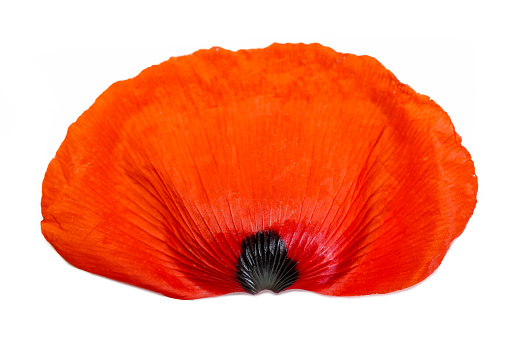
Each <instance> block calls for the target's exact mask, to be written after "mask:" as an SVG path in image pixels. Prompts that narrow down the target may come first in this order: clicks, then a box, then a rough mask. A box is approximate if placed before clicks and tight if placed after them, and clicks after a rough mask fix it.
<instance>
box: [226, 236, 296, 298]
mask: <svg viewBox="0 0 509 339" xmlns="http://www.w3.org/2000/svg"><path fill="white" fill-rule="evenodd" d="M241 246H242V253H241V254H240V256H239V259H238V262H237V272H236V276H237V280H238V281H239V282H240V284H241V285H242V288H244V290H245V291H246V292H248V293H251V294H256V293H258V292H260V291H262V290H271V291H273V292H276V293H278V292H281V291H283V290H285V289H287V288H288V287H290V286H291V285H293V283H295V281H296V280H297V279H298V277H299V272H298V271H297V268H296V267H297V262H295V261H293V260H291V259H290V258H288V251H287V250H286V244H285V243H284V241H283V239H281V237H280V236H279V234H278V233H277V232H274V231H265V232H261V231H260V232H258V233H256V234H253V235H250V236H247V237H246V238H245V239H244V240H243V241H242V245H241Z"/></svg>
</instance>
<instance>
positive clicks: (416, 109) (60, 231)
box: [42, 44, 477, 299]
mask: <svg viewBox="0 0 509 339" xmlns="http://www.w3.org/2000/svg"><path fill="white" fill-rule="evenodd" d="M476 193H477V179H476V177H475V173H474V166H473V163H472V161H471V159H470V155H469V153H468V152H467V151H466V149H465V148H464V147H462V146H461V138H460V137H459V136H458V135H457V134H456V132H455V130H454V127H453V125H452V123H451V121H450V119H449V117H448V116H447V114H446V113H445V112H444V111H443V110H442V109H441V108H440V107H439V106H438V105H437V104H436V103H435V102H433V101H432V100H430V99H429V98H428V97H426V96H424V95H420V94H417V93H416V92H415V91H413V90H412V89H411V88H410V87H408V86H407V85H404V84H401V83H400V82H399V81H398V80H397V79H396V77H395V76H394V75H393V74H392V73H391V72H389V71H388V70H387V69H385V68H384V67H383V66H382V65H381V64H380V63H379V62H378V61H377V60H375V59H374V58H371V57H367V56H355V55H349V54H341V53H337V52H335V51H333V50H332V49H329V48H326V47H323V46H321V45H318V44H313V45H303V44H297V45H292V44H286V45H279V44H274V45H272V46H270V47H267V48H265V49H258V50H241V51H238V52H231V51H227V50H223V49H220V48H213V49H211V50H202V51H198V52H196V53H194V54H192V55H189V56H183V57H178V58H171V59H170V60H168V61H166V62H164V63H162V64H160V65H157V66H153V67H150V68H148V69H146V70H145V71H143V72H142V73H141V74H140V75H139V76H137V77H136V78H133V79H130V80H126V81H121V82H118V83H115V84H113V85H112V86H111V87H110V88H109V89H107V90H106V91H105V92H104V93H103V94H102V95H101V96H100V97H99V98H98V99H97V101H96V102H95V103H94V105H92V107H90V109H89V110H87V111H86V112H85V113H83V115H82V116H81V117H80V118H79V119H78V120H77V122H76V123H74V124H73V125H72V126H71V127H70V128H69V131H68V134H67V137H66V139H65V141H64V142H63V143H62V145H61V147H60V149H59V150H58V152H57V154H56V157H55V158H54V159H53V160H52V161H51V163H50V165H49V167H48V171H47V173H46V176H45V179H44V183H43V199H42V213H43V217H44V220H43V222H42V231H43V234H44V235H45V237H46V239H47V240H48V241H49V242H50V243H51V244H52V245H53V246H54V247H55V249H56V250H57V251H58V253H60V255H62V257H64V258H65V259H66V260H67V261H68V262H70V263H71V264H73V265H74V266H76V267H78V268H81V269H84V270H86V271H89V272H92V273H96V274H100V275H103V276H106V277H109V278H112V279H116V280H119V281H123V282H127V283H130V284H133V285H136V286H140V287H143V288H147V289H150V290H153V291H157V292H160V293H163V294H165V295H167V296H171V297H175V298H185V299H192V298H201V297H208V296H215V295H221V294H225V293H230V292H239V291H243V285H242V284H241V283H240V282H239V278H238V274H237V270H238V267H239V266H238V265H239V256H240V255H241V252H242V251H243V247H242V244H243V241H244V240H245V239H249V237H250V236H253V235H255V234H257V233H258V234H259V232H268V231H269V230H270V232H274V234H277V235H278V236H280V237H281V239H282V240H283V241H284V244H285V246H286V248H285V250H287V255H288V257H289V258H290V259H291V260H292V261H295V262H296V269H297V271H298V278H297V280H296V281H295V282H294V283H292V285H291V286H290V287H289V288H296V289H306V290H311V291H315V292H319V293H323V294H330V295H362V294H372V293H387V292H391V291H395V290H399V289H403V288H405V287H408V286H411V285H414V284H416V283H418V282H419V281H421V280H423V279H425V278H426V277H427V276H428V275H430V274H431V273H432V272H433V271H434V270H435V269H436V268H437V267H438V265H439V264H440V262H441V261H442V259H443V257H444V255H445V253H446V252H447V250H448V248H449V246H450V244H451V242H452V241H453V240H454V239H455V238H457V237H458V236H459V235H460V234H461V232H462V231H463V229H464V228H465V225H466V223H467V222H468V219H469V218H470V216H471V215H472V213H473V210H474V207H475V202H476ZM266 234H267V233H266Z"/></svg>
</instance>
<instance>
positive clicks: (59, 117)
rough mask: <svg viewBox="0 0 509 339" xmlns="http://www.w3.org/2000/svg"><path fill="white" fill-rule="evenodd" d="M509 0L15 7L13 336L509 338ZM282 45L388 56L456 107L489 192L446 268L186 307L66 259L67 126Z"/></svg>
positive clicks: (3, 116)
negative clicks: (186, 76)
mask: <svg viewBox="0 0 509 339" xmlns="http://www.w3.org/2000/svg"><path fill="white" fill-rule="evenodd" d="M481 3H482V4H481ZM502 3H503V2H502V1H500V2H495V1H492V2H490V1H483V2H473V1H456V2H454V1H422V2H419V3H415V2H411V1H400V2H397V1H373V2H364V1H347V2H339V1H334V2H333V1H329V2H324V1H306V2H304V1H302V2H301V1H291V2H277V1H275V0H274V1H272V2H269V1H260V0H257V1H250V2H247V3H246V2H241V1H232V2H224V1H217V0H216V1H209V2H203V3H199V2H191V1H189V2H185V1H178V2H170V1H168V2H152V1H140V2H138V3H134V2H132V1H121V2H108V1H102V2H93V1H83V2H81V4H77V2H71V1H62V2H55V1H37V2H35V1H34V2H27V1H16V2H14V1H12V2H10V4H9V2H8V1H3V2H2V3H1V5H0V312H1V313H2V314H1V315H0V337H2V338H45V337H51V338H170V337H171V338H178V337H199V336H207V337H224V338H228V337H241V338H260V337H263V338H275V337H280V338H281V337H296V338H300V337H313V338H314V337H316V338H334V337H343V338H372V337H381V338H385V337H391V338H452V337H455V338H460V337H463V338H465V337H467V336H468V337H476V338H481V337H483V338H509V329H508V326H509V325H507V322H508V318H509V309H508V303H509V294H508V289H509V284H508V283H509V279H508V268H509V264H508V259H509V255H508V250H507V248H508V244H509V232H508V226H509V221H508V217H507V213H508V211H509V204H508V202H509V199H508V195H509V185H508V176H509V166H508V160H507V159H508V156H509V151H508V146H509V142H508V141H507V133H508V132H507V131H508V129H507V123H508V119H507V115H508V113H509V111H508V105H507V101H508V97H509V86H508V81H509V80H508V76H509V72H508V62H509V61H508V60H509V55H508V50H507V48H506V46H507V44H508V37H509V36H508V32H509V25H508V24H507V13H508V10H507V9H505V8H504V6H503V5H502ZM272 42H307V43H310V42H319V43H321V44H323V45H326V46H329V47H332V48H333V49H335V50H336V51H338V52H348V53H354V54H368V55H371V56H373V57H376V58H377V59H378V60H379V61H380V62H381V63H382V64H384V65H385V66H386V67H387V68H388V69H390V70H391V71H392V72H393V73H394V74H395V75H396V76H397V77H398V78H399V80H400V81H402V82H404V83H407V84H409V85H410V86H411V87H413V88H414V89H415V90H416V91H418V92H419V93H423V94H426V95H428V96H430V97H431V98H432V99H434V100H435V101H436V102H438V104H440V105H441V106H442V107H443V108H444V109H445V110H446V111H447V112H448V113H449V115H450V116H451V118H452V120H453V122H454V124H455V126H456V129H457V131H458V133H459V134H460V135H461V136H462V137H463V139H464V140H463V144H464V145H465V147H467V149H468V150H469V151H470V152H471V154H472V157H473V159H474V162H475V165H476V172H477V175H478V177H479V194H478V206H477V208H476V210H475V212H474V216H473V217H472V219H471V220H470V222H469V224H468V226H467V229H466V230H465V232H464V233H463V235H462V236H461V237H460V238H458V239H457V240H456V241H455V242H454V243H453V245H452V247H451V249H450V251H449V253H448V254H447V256H446V257H445V259H444V261H443V263H442V265H441V266H440V267H439V269H438V270H437V271H436V272H435V273H434V274H433V275H432V276H430V277H429V278H428V279H427V280H425V281H424V282H422V283H420V284H418V285H417V286H415V287H413V288H409V289H407V290H404V291H401V292H397V293H393V294H389V295H378V296H366V297H351V298H338V297H325V296H321V295H317V294H314V293H310V292H289V293H283V294H280V295H274V294H272V293H262V294H261V295H258V296H255V297H253V296H250V295H230V296H224V297H218V298H211V299H202V300H194V301H181V300H174V299H170V298H166V297H163V296H161V295H158V294H155V293H152V292H148V291H145V290H142V289H138V288H135V287H132V286H128V285H125V284H121V283H117V282H114V281H111V280H108V279H104V278H101V277H98V276H95V275H92V274H89V273H86V272H83V271H80V270H78V269H76V268H74V267H72V266H70V265H68V264H67V263H66V262H65V261H64V260H63V259H61V258H60V256H58V254H57V253H56V252H55V251H54V250H53V248H52V247H51V246H50V245H49V244H48V243H47V242H46V241H45V239H44V238H43V236H42V235H41V232H40V221H41V219H42V216H41V212H40V199H41V184H42V179H43V176H44V173H45V170H46V167H47V165H48V163H49V161H50V160H51V158H52V157H53V156H54V154H55V152H56V150H57V149H58V147H59V145H60V143H61V142H62V140H63V138H64V137H65V133H66V130H67V127H68V126H69V125H70V124H71V123H72V122H74V121H75V120H76V118H77V117H78V116H79V115H80V114H81V113H82V112H83V111H84V110H86V109H87V108H88V107H89V106H90V105H91V104H92V103H93V101H94V100H95V98H96V97H97V96H98V95H99V94H100V93H102V92H103V91H104V90H105V89H106V88H107V87H108V86H109V85H110V84H111V83H113V82H115V81H118V80H122V79H127V78H130V77H134V76H136V75H137V74H138V73H139V72H140V71H141V70H143V69H144V68H146V67H148V66H150V65H153V64H158V63H160V62H162V61H164V60H166V59H168V58H169V57H171V56H178V55H185V54H190V53H192V52H194V51H196V50H198V49H203V48H210V47H213V46H221V47H223V48H226V49H231V50H237V49H240V48H260V47H265V46H268V45H269V44H271V43H272Z"/></svg>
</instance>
